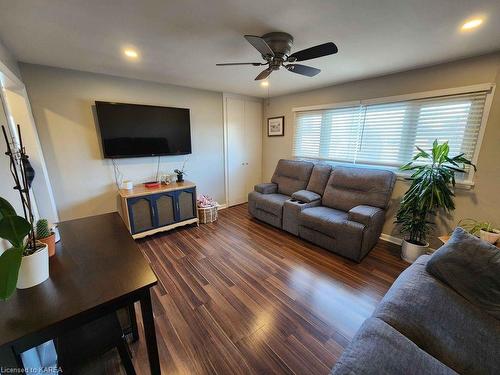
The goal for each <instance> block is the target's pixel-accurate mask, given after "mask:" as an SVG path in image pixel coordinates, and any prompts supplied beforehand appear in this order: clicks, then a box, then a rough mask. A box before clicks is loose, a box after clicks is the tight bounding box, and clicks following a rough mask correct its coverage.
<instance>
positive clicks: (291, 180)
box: [271, 159, 314, 195]
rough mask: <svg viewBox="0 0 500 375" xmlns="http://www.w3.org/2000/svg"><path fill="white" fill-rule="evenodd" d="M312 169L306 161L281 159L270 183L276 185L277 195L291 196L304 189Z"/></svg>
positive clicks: (311, 164) (311, 165)
mask: <svg viewBox="0 0 500 375" xmlns="http://www.w3.org/2000/svg"><path fill="white" fill-rule="evenodd" d="M313 167H314V164H313V163H311V162H308V161H299V160H285V159H281V160H280V161H279V162H278V165H277V166H276V170H275V171H274V175H273V178H272V179H271V181H272V182H274V183H275V184H277V185H278V193H280V194H285V195H292V194H293V193H295V192H296V191H299V190H304V189H305V188H306V186H307V183H308V182H309V177H311V171H312V169H313Z"/></svg>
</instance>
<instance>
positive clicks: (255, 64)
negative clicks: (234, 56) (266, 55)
mask: <svg viewBox="0 0 500 375" xmlns="http://www.w3.org/2000/svg"><path fill="white" fill-rule="evenodd" d="M215 65H216V66H230V65H253V66H261V65H266V63H256V62H252V63H243V62H242V63H220V64H215Z"/></svg>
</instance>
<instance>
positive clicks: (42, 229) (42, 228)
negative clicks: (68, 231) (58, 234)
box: [36, 219, 52, 239]
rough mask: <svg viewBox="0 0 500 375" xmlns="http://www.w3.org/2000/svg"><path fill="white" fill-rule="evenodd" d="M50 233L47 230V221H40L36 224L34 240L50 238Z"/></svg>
mask: <svg viewBox="0 0 500 375" xmlns="http://www.w3.org/2000/svg"><path fill="white" fill-rule="evenodd" d="M50 235H52V232H51V231H50V229H49V222H48V221H47V219H40V220H38V221H37V222H36V238H37V239H43V238H47V237H50Z"/></svg>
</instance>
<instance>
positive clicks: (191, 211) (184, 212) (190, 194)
mask: <svg viewBox="0 0 500 375" xmlns="http://www.w3.org/2000/svg"><path fill="white" fill-rule="evenodd" d="M177 200H178V209H179V221H182V220H187V219H192V218H193V217H195V216H196V212H195V209H196V207H195V201H196V193H195V190H194V189H193V190H182V191H180V192H179V193H178V195H177Z"/></svg>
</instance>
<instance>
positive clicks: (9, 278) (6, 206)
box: [0, 197, 33, 300]
mask: <svg viewBox="0 0 500 375" xmlns="http://www.w3.org/2000/svg"><path fill="white" fill-rule="evenodd" d="M32 230H33V227H32V226H31V224H30V222H29V221H28V220H26V219H25V218H23V217H21V216H17V214H16V211H15V210H14V208H13V207H12V205H11V204H10V203H9V202H7V200H5V199H3V198H1V197H0V238H2V239H5V240H7V241H8V242H9V243H10V244H11V245H12V247H10V248H8V249H7V250H5V251H4V252H3V253H2V255H1V256H0V299H2V300H6V299H7V298H9V297H10V296H11V295H12V293H14V290H15V289H16V284H17V277H18V275H19V268H20V267H21V259H22V256H23V253H25V252H26V251H27V243H28V242H27V241H25V238H26V236H27V235H28V234H29V233H30V232H31V231H32Z"/></svg>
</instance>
